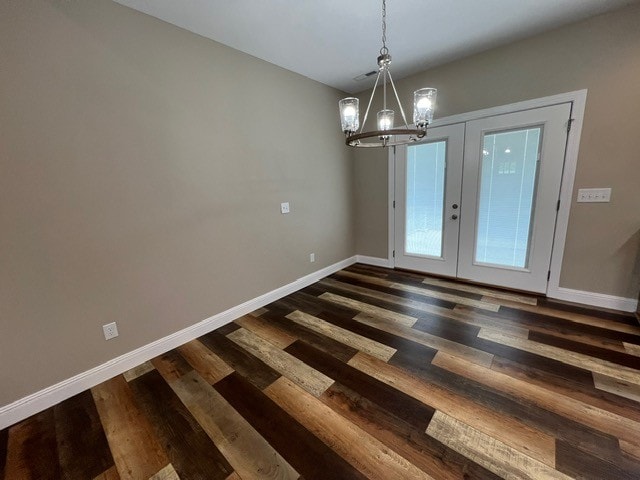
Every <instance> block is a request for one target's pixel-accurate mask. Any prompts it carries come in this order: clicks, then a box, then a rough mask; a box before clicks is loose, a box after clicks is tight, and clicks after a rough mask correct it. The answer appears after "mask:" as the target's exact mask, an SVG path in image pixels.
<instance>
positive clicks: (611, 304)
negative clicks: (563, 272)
mask: <svg viewBox="0 0 640 480" xmlns="http://www.w3.org/2000/svg"><path fill="white" fill-rule="evenodd" d="M547 297H549V298H555V299H557V300H564V301H566V302H574V303H582V304H584V305H591V306H594V307H602V308H609V309H612V310H621V311H623V312H635V311H636V308H637V307H638V300H636V299H634V298H624V297H616V296H614V295H607V294H604V293H595V292H585V291H582V290H573V289H571V288H564V287H558V288H557V289H554V290H553V291H551V290H550V291H549V292H547Z"/></svg>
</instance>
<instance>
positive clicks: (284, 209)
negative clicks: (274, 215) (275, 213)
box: [280, 202, 291, 213]
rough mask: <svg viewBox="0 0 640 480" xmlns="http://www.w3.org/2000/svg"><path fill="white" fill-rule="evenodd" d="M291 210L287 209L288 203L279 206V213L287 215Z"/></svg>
mask: <svg viewBox="0 0 640 480" xmlns="http://www.w3.org/2000/svg"><path fill="white" fill-rule="evenodd" d="M290 211H291V210H290V209H289V202H284V203H281V204H280V213H289V212H290Z"/></svg>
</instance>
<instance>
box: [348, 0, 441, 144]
mask: <svg viewBox="0 0 640 480" xmlns="http://www.w3.org/2000/svg"><path fill="white" fill-rule="evenodd" d="M390 64H391V55H390V54H389V49H388V48H387V2H386V0H382V48H381V49H380V56H379V57H378V67H379V68H378V76H377V77H376V83H375V84H374V86H373V91H372V92H371V97H370V98H369V104H368V105H367V110H366V111H365V114H364V119H363V120H362V127H360V110H359V100H358V99H357V98H355V97H348V98H343V99H342V100H340V101H339V102H338V106H339V108H340V122H341V125H342V131H343V132H344V133H345V135H346V137H347V138H346V144H347V145H349V146H350V147H390V146H394V145H406V144H408V143H411V142H415V141H417V140H419V139H421V138H423V137H424V136H425V135H426V134H427V125H429V123H431V121H432V120H433V110H434V108H435V103H436V94H437V90H436V89H435V88H421V89H419V90H416V91H415V92H413V125H412V126H409V123H408V122H407V118H406V116H405V114H404V109H403V108H402V103H400V97H398V92H397V91H396V86H395V84H394V83H393V78H392V77H391V70H390V68H389V65H390ZM381 79H382V110H380V111H379V112H378V114H377V129H375V130H368V131H365V130H364V127H365V124H366V122H367V117H368V116H369V109H370V108H371V103H372V102H373V97H374V95H375V93H376V88H377V87H378V83H380V80H381ZM387 82H388V83H389V84H390V85H391V89H392V90H393V95H394V97H395V100H396V103H397V105H398V109H399V110H400V116H401V119H402V123H403V124H404V126H403V127H400V128H395V127H394V119H395V118H396V113H395V112H394V111H393V110H391V109H390V108H387ZM358 128H360V131H359V132H358Z"/></svg>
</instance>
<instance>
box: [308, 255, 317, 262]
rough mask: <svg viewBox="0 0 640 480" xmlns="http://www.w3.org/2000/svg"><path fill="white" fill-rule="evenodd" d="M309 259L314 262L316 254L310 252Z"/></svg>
mask: <svg viewBox="0 0 640 480" xmlns="http://www.w3.org/2000/svg"><path fill="white" fill-rule="evenodd" d="M309 261H310V262H311V263H313V262H315V261H316V254H315V253H312V254H311V255H309Z"/></svg>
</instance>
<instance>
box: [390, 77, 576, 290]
mask: <svg viewBox="0 0 640 480" xmlns="http://www.w3.org/2000/svg"><path fill="white" fill-rule="evenodd" d="M568 102H572V106H571V120H572V123H571V130H570V132H569V135H568V138H567V149H566V152H565V160H564V170H563V172H562V183H561V185H560V209H559V210H558V216H557V218H556V230H555V234H554V237H553V251H552V253H551V265H550V270H551V276H550V277H549V282H548V284H547V296H548V297H551V298H559V299H563V298H566V297H567V295H566V294H565V292H563V290H566V289H563V288H562V287H560V270H561V268H562V256H563V255H564V247H565V242H566V239H567V228H568V226H569V214H570V212H571V200H572V198H573V182H574V180H575V176H576V167H577V165H578V150H579V147H580V135H581V134H582V123H583V120H584V109H585V105H586V102H587V90H586V89H585V90H576V91H573V92H567V93H561V94H558V95H551V96H549V97H542V98H536V99H533V100H525V101H522V102H516V103H511V104H509V105H502V106H499V107H492V108H486V109H483V110H476V111H474V112H468V113H462V114H459V115H451V116H449V117H444V118H438V119H435V120H434V121H433V123H432V124H431V125H432V126H433V127H440V126H444V125H450V124H452V123H462V122H468V121H469V120H477V119H480V118H484V117H492V116H494V115H500V114H504V113H513V112H519V111H522V110H531V109H533V108H539V107H548V106H551V105H558V104H560V103H568ZM388 171H389V174H388V176H389V185H388V188H389V197H388V198H389V202H388V205H389V207H388V208H389V212H388V215H389V222H388V225H389V226H388V228H389V239H388V245H389V251H388V266H389V267H391V268H393V267H395V261H394V258H393V251H394V249H395V238H394V232H395V224H394V223H395V220H394V218H395V212H394V208H393V202H394V199H395V168H394V151H393V149H391V148H390V149H389V158H388Z"/></svg>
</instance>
